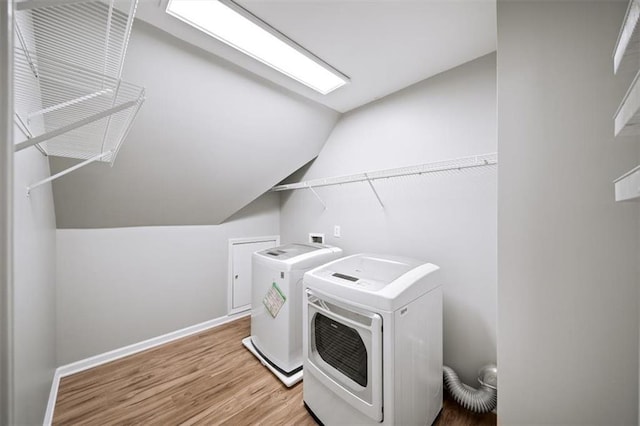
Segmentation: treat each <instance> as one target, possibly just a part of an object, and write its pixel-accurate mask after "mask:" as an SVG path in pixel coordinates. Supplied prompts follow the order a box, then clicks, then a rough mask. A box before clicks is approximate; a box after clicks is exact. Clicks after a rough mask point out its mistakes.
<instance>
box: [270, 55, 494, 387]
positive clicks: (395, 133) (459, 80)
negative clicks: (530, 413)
mask: <svg viewBox="0 0 640 426" xmlns="http://www.w3.org/2000/svg"><path fill="white" fill-rule="evenodd" d="M495 91H496V69H495V54H491V55H487V56H484V57H482V58H480V59H477V60H475V61H472V62H469V63H467V64H464V65H462V66H460V67H457V68H454V69H453V70H450V71H447V72H445V73H443V74H440V75H438V76H435V77H433V78H430V79H427V80H425V81H423V82H421V83H418V84H416V85H414V86H411V87H409V88H407V89H405V90H402V91H400V92H397V93H395V94H393V95H390V96H388V97H386V98H383V99H382V100H380V101H377V102H375V103H373V104H369V105H367V106H365V107H362V108H360V109H358V110H355V111H353V112H351V113H349V114H347V115H345V116H343V118H342V119H341V120H340V121H339V122H338V124H337V126H336V128H335V129H334V131H333V133H332V134H331V136H330V137H329V139H328V141H327V143H326V144H325V146H324V148H323V150H322V151H321V153H320V155H319V156H318V158H317V159H316V160H315V161H314V162H313V164H312V165H311V166H310V168H309V169H308V170H307V172H306V173H304V174H303V175H302V176H300V175H299V176H296V178H301V179H311V178H317V177H329V176H334V175H341V174H350V173H356V172H360V171H366V170H372V169H383V168H390V167H399V166H406V165H412V164H419V163H424V162H431V161H438V160H445V159H450V158H456V157H461V156H468V155H475V154H481V153H488V152H494V151H496V97H495ZM496 179H497V178H496V169H495V168H484V169H478V170H476V171H466V172H453V173H442V174H439V175H435V176H428V177H426V176H423V177H412V178H402V179H394V180H389V181H377V182H376V183H375V186H376V189H377V190H378V191H379V193H380V196H381V198H382V201H383V203H384V205H385V208H384V209H381V208H380V206H379V205H378V203H377V201H376V198H375V196H374V195H373V193H372V192H371V190H370V189H369V187H368V185H367V184H366V183H360V184H350V185H344V186H337V187H326V188H317V192H318V193H319V195H320V196H321V197H322V198H323V199H324V201H325V202H326V204H327V206H328V208H327V210H323V208H322V205H321V204H320V203H319V202H318V201H317V200H316V199H315V197H314V196H313V194H311V193H310V192H309V191H295V192H292V193H283V195H282V210H281V222H280V229H281V239H282V241H283V243H284V242H292V241H306V239H307V234H308V233H309V232H323V233H325V234H326V235H327V243H329V244H335V245H337V246H340V247H342V248H343V249H344V250H345V253H346V254H351V253H356V252H362V251H373V252H380V253H389V254H398V255H404V256H412V257H416V258H420V259H424V260H425V261H429V262H432V263H435V264H437V265H439V266H440V267H441V268H442V275H441V277H442V283H443V286H444V287H443V290H444V357H445V358H444V359H445V363H446V364H448V365H450V366H451V367H453V368H455V369H456V370H458V371H459V372H460V373H461V376H462V377H463V378H464V379H465V380H466V381H467V382H468V383H470V384H473V385H475V384H476V380H475V379H476V371H477V369H478V368H479V367H481V366H482V365H483V364H484V363H487V362H495V359H496V311H497V308H496V268H497V266H496V221H497V219H496V209H497V201H496V192H497V189H496ZM334 225H340V226H341V231H342V237H341V238H334V237H333V236H332V235H333V226H334Z"/></svg>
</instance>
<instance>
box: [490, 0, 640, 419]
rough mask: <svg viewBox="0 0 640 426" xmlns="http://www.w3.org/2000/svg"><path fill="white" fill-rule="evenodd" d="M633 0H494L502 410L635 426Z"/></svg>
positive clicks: (503, 415)
mask: <svg viewBox="0 0 640 426" xmlns="http://www.w3.org/2000/svg"><path fill="white" fill-rule="evenodd" d="M625 7H626V5H625V4H624V3H623V2H571V1H566V2H540V1H531V2H512V1H509V0H505V1H502V0H499V1H498V141H499V153H500V173H499V180H498V188H499V191H498V199H499V207H498V217H499V226H498V235H499V240H498V257H499V275H498V282H499V285H498V307H499V311H498V319H499V320H498V336H499V345H498V366H499V388H500V390H499V395H500V402H499V404H498V418H499V419H500V423H501V424H503V425H517V424H527V425H530V424H591V425H604V424H606V425H614V424H625V425H629V424H637V421H638V417H637V412H638V284H639V282H638V249H639V248H638V234H637V232H636V229H637V226H638V219H637V218H638V213H639V211H638V204H637V203H615V202H614V194H613V185H612V181H613V180H614V179H615V178H617V177H618V176H620V175H622V174H623V173H624V172H625V171H627V170H630V169H631V168H632V167H634V166H635V165H636V164H637V149H638V148H637V140H636V138H617V139H615V140H614V137H613V120H612V117H613V114H614V113H615V111H616V108H617V106H618V104H619V102H620V101H621V99H622V96H623V94H624V92H625V90H626V88H627V87H628V85H629V82H630V80H629V79H630V77H632V75H624V76H616V77H614V76H613V71H612V70H613V64H612V59H611V55H612V50H613V47H614V45H615V42H616V38H617V35H618V30H619V28H620V25H621V23H622V17H623V15H624V11H625Z"/></svg>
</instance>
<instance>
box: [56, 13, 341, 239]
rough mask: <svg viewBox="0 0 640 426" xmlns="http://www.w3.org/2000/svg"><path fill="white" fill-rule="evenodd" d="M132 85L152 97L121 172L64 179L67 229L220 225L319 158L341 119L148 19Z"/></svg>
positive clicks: (94, 168) (61, 191) (102, 168)
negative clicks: (155, 25) (170, 32)
mask: <svg viewBox="0 0 640 426" xmlns="http://www.w3.org/2000/svg"><path fill="white" fill-rule="evenodd" d="M123 79H124V80H127V81H129V82H131V83H135V84H138V85H141V86H145V88H146V97H147V100H146V102H145V103H144V105H143V106H142V109H141V110H140V113H139V115H138V117H137V118H136V120H135V122H134V124H133V127H132V129H131V132H130V133H129V135H128V137H127V139H126V140H125V142H124V144H123V145H122V149H121V150H120V152H119V154H118V157H117V159H116V162H115V165H114V167H113V168H110V167H109V166H107V165H104V164H93V165H91V166H88V167H85V168H83V169H81V170H78V171H76V172H74V173H72V174H69V175H67V176H65V177H63V178H61V179H59V180H57V181H55V183H54V188H53V189H54V197H55V199H56V216H57V225H58V228H109V227H122V226H151V225H213V224H219V223H221V222H222V221H224V220H225V219H226V218H228V217H229V216H231V215H232V214H234V213H235V212H237V211H238V210H240V209H241V208H242V207H244V206H246V205H247V204H249V203H250V202H251V201H253V200H254V199H256V198H257V197H258V196H260V195H261V194H263V193H264V192H265V191H266V190H267V189H269V188H270V187H271V186H273V185H274V184H276V183H278V182H279V181H280V180H282V179H284V178H285V177H286V176H288V175H289V174H291V173H292V172H293V171H295V170H296V169H298V168H299V167H301V166H302V165H303V164H305V163H306V162H308V161H309V160H311V159H312V158H313V157H315V156H316V155H317V154H318V152H319V151H320V149H321V147H322V145H323V144H324V142H325V140H326V138H327V136H328V134H329V132H330V131H331V129H332V128H333V126H334V124H335V121H336V119H337V117H338V114H337V113H336V112H335V111H333V110H330V109H328V108H326V107H324V106H321V105H319V104H316V103H313V102H312V101H309V100H307V99H304V98H302V97H301V96H299V95H296V94H293V93H291V92H287V91H286V90H285V89H282V88H279V87H277V86H275V85H274V84H273V83H268V82H266V81H265V80H262V79H260V78H258V77H256V76H254V75H252V74H250V73H248V72H247V71H244V70H242V69H240V68H238V67H236V66H234V65H231V64H229V63H227V62H226V61H224V60H222V59H219V58H216V57H215V56H213V55H211V54H209V53H206V52H204V51H202V50H200V49H198V48H195V47H193V46H191V45H189V44H187V43H185V42H182V41H180V40H178V39H176V38H174V37H172V36H170V35H168V34H166V33H164V32H162V31H160V30H158V29H156V28H154V27H151V26H150V25H148V24H145V23H144V22H139V21H136V22H135V23H134V26H133V31H132V34H131V40H130V43H129V49H128V53H127V58H126V60H125V66H124V71H123ZM74 163H75V161H74V160H65V159H54V160H52V161H51V164H52V171H54V172H56V171H58V170H61V169H62V168H65V167H68V166H69V165H71V164H74Z"/></svg>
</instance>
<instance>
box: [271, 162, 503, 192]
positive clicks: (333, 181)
mask: <svg viewBox="0 0 640 426" xmlns="http://www.w3.org/2000/svg"><path fill="white" fill-rule="evenodd" d="M496 164H498V154H497V153H495V152H494V153H490V154H481V155H474V156H471V157H461V158H455V159H450V160H444V161H437V162H433V163H425V164H417V165H414V166H406V167H398V168H394V169H384V170H372V171H368V172H362V173H357V174H353V175H343V176H334V177H328V178H322V179H313V180H307V181H304V182H296V183H289V184H283V185H277V186H274V187H273V188H272V189H271V190H272V191H289V190H294V189H306V188H317V187H321V186H331V185H343V184H346V183H353V182H371V181H376V180H378V179H390V178H395V177H400V176H412V175H424V174H429V173H437V172H445V171H450V170H463V169H469V168H477V167H484V166H492V165H496Z"/></svg>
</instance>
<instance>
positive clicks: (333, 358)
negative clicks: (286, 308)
mask: <svg viewBox="0 0 640 426" xmlns="http://www.w3.org/2000/svg"><path fill="white" fill-rule="evenodd" d="M307 309H308V318H309V323H308V324H307V325H306V326H307V327H308V333H309V334H308V335H309V343H308V344H309V348H308V354H309V356H308V358H309V364H310V368H309V370H310V371H309V373H311V374H313V375H314V376H315V377H316V378H318V379H319V380H320V381H321V382H322V383H323V384H325V386H327V387H328V388H329V389H331V390H332V391H333V392H335V393H336V394H338V395H339V396H340V397H341V398H343V399H344V400H346V401H348V402H349V403H350V404H351V405H353V406H354V407H355V408H357V409H358V410H360V411H361V412H363V413H364V414H366V415H367V416H369V417H371V418H372V419H374V420H377V421H381V420H382V317H381V316H380V315H378V314H376V313H372V312H365V311H362V310H359V309H356V308H354V307H350V306H349V305H347V304H344V303H340V302H338V301H335V300H331V299H330V298H327V297H325V296H320V295H319V294H317V293H316V292H313V291H311V290H307ZM305 374H307V371H305Z"/></svg>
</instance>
